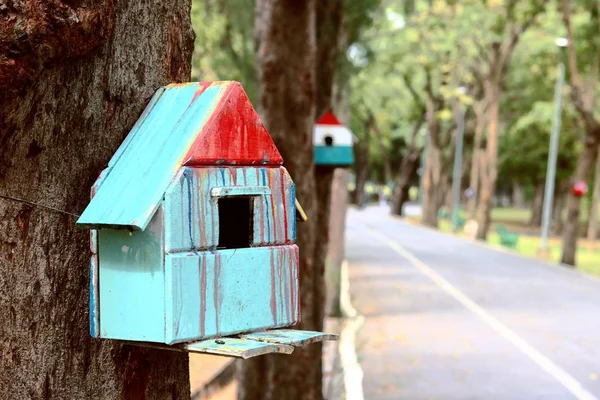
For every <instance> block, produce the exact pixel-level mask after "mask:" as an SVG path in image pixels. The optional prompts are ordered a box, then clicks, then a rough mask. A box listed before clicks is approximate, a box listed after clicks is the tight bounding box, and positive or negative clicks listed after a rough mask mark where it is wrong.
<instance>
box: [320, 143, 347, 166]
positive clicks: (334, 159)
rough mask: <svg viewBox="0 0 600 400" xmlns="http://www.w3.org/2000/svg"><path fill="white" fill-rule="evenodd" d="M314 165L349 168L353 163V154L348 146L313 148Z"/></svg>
mask: <svg viewBox="0 0 600 400" xmlns="http://www.w3.org/2000/svg"><path fill="white" fill-rule="evenodd" d="M314 162H315V165H331V166H349V165H352V164H353V163H354V152H353V150H352V147H350V146H315V147H314Z"/></svg>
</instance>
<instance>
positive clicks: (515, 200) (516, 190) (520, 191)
mask: <svg viewBox="0 0 600 400" xmlns="http://www.w3.org/2000/svg"><path fill="white" fill-rule="evenodd" d="M512 189H513V190H512V199H511V200H512V206H513V207H515V208H519V209H521V208H525V189H524V188H523V185H522V184H520V183H518V182H517V183H515V184H514V185H513V188H512Z"/></svg>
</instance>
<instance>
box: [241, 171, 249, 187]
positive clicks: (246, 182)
mask: <svg viewBox="0 0 600 400" xmlns="http://www.w3.org/2000/svg"><path fill="white" fill-rule="evenodd" d="M242 174H244V185H247V184H248V178H247V177H246V168H242Z"/></svg>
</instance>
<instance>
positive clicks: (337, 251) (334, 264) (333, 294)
mask: <svg viewBox="0 0 600 400" xmlns="http://www.w3.org/2000/svg"><path fill="white" fill-rule="evenodd" d="M347 182H348V170H347V169H346V168H337V169H336V170H335V173H334V176H333V185H332V187H331V215H330V217H329V249H328V253H327V259H326V274H327V279H326V283H327V297H326V303H325V309H326V312H327V315H328V316H330V317H341V316H342V310H341V308H340V295H341V294H340V283H341V276H340V268H341V267H342V262H343V261H344V257H345V241H344V230H345V228H346V208H347V205H348V190H347V189H346V184H347Z"/></svg>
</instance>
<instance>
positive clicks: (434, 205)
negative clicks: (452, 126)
mask: <svg viewBox="0 0 600 400" xmlns="http://www.w3.org/2000/svg"><path fill="white" fill-rule="evenodd" d="M428 140H429V144H428V145H427V146H428V147H427V159H426V161H425V171H424V174H425V175H424V176H423V210H422V214H421V222H423V223H424V224H425V225H428V226H431V227H434V228H437V227H438V211H439V210H440V207H442V205H443V204H444V201H445V199H446V192H447V189H448V182H447V180H448V179H447V178H448V172H447V171H444V168H442V162H443V159H442V157H443V155H442V149H441V148H440V147H439V144H438V143H437V142H436V141H435V140H431V129H430V134H429V138H428Z"/></svg>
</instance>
